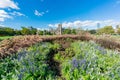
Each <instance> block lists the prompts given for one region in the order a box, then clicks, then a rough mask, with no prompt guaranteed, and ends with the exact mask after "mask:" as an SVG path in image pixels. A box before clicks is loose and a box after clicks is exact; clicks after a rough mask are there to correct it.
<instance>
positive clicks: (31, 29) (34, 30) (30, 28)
mask: <svg viewBox="0 0 120 80" xmlns="http://www.w3.org/2000/svg"><path fill="white" fill-rule="evenodd" d="M28 29H29V30H30V34H33V35H35V34H36V33H37V29H36V28H33V27H32V26H31V27H29V28H28Z"/></svg>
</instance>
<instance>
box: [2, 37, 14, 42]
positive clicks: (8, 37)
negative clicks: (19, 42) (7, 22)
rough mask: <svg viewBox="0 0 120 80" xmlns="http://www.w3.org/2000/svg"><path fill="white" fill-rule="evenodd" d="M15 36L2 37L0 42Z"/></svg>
mask: <svg viewBox="0 0 120 80" xmlns="http://www.w3.org/2000/svg"><path fill="white" fill-rule="evenodd" d="M12 37H13V36H0V41H2V40H4V39H9V38H12Z"/></svg>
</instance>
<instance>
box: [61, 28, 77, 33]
mask: <svg viewBox="0 0 120 80" xmlns="http://www.w3.org/2000/svg"><path fill="white" fill-rule="evenodd" d="M62 31H63V32H62V34H76V29H69V28H67V29H65V28H64V29H63V30H62Z"/></svg>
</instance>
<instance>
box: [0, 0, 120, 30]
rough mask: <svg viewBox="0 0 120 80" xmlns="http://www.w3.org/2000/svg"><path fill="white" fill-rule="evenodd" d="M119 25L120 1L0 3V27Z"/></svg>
mask: <svg viewBox="0 0 120 80" xmlns="http://www.w3.org/2000/svg"><path fill="white" fill-rule="evenodd" d="M119 22H120V0H0V25H3V26H8V27H12V28H15V29H20V27H21V26H26V27H27V26H33V27H36V28H48V27H57V24H58V23H62V24H63V27H83V28H89V29H90V28H96V25H97V23H100V24H101V26H105V25H113V26H115V25H117V24H119Z"/></svg>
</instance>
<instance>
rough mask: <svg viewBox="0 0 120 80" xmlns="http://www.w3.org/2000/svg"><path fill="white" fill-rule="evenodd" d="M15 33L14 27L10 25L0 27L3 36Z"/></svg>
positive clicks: (0, 33)
mask: <svg viewBox="0 0 120 80" xmlns="http://www.w3.org/2000/svg"><path fill="white" fill-rule="evenodd" d="M14 34H15V31H14V29H12V28H8V27H0V35H1V36H13V35H14Z"/></svg>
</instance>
